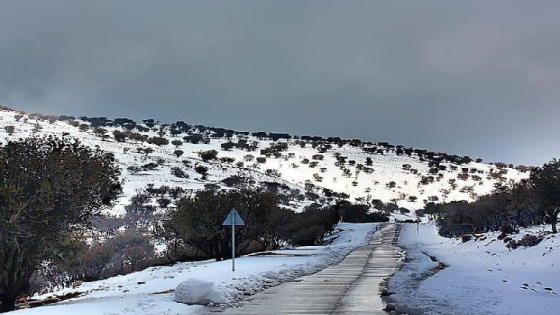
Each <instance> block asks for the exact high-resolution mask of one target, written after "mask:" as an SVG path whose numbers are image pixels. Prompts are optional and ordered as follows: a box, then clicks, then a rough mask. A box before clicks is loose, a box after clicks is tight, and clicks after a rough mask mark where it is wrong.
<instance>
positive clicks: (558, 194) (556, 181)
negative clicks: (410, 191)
mask: <svg viewBox="0 0 560 315" xmlns="http://www.w3.org/2000/svg"><path fill="white" fill-rule="evenodd" d="M559 213H560V160H558V159H553V160H552V161H550V162H548V163H545V164H544V165H543V166H542V167H536V168H533V169H532V170H531V174H530V176H529V178H527V179H523V180H521V181H519V182H512V183H509V184H507V185H499V186H497V187H496V188H495V190H494V192H493V193H492V194H490V195H486V196H482V197H480V198H479V199H478V200H476V201H475V202H470V203H469V202H466V201H454V202H449V203H443V204H435V203H428V204H427V205H426V207H425V209H423V210H421V211H420V214H426V215H428V216H429V217H430V218H432V219H435V220H436V221H437V222H438V225H439V226H440V234H442V235H444V236H459V235H462V234H475V233H483V232H488V231H502V232H503V233H504V234H508V233H512V232H514V231H516V230H518V229H519V228H520V227H529V226H532V225H538V224H549V225H550V226H551V230H552V233H557V232H558V230H557V223H558V214H559Z"/></svg>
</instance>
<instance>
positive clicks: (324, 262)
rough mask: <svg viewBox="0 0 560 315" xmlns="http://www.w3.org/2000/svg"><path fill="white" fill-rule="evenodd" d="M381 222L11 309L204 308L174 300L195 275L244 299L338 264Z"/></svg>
mask: <svg viewBox="0 0 560 315" xmlns="http://www.w3.org/2000/svg"><path fill="white" fill-rule="evenodd" d="M376 226H377V225H376V224H373V223H364V224H349V223H341V224H339V225H338V227H337V232H336V233H335V234H334V235H333V236H331V237H330V240H331V241H332V242H331V243H330V244H328V245H324V246H309V247H298V248H294V249H284V250H277V251H273V252H271V253H261V254H259V255H252V256H245V257H241V258H238V259H236V271H235V272H232V271H231V261H229V260H228V261H222V262H214V261H203V262H193V263H179V264H176V265H174V266H169V267H153V268H149V269H146V270H144V271H141V272H136V273H132V274H129V275H125V276H118V277H113V278H110V279H107V280H102V281H95V282H90V283H84V284H82V285H81V286H79V287H77V288H75V289H65V290H62V291H58V292H54V293H49V294H48V295H52V294H57V295H62V294H66V293H70V292H83V293H84V294H83V295H81V296H80V297H77V298H74V299H71V300H68V301H64V302H61V303H58V304H54V305H50V306H42V307H37V308H32V309H25V310H19V311H15V312H12V313H10V314H17V315H30V314H41V315H51V314H52V315H60V314H88V315H89V314H92V315H93V314H103V315H117V314H119V315H120V314H166V315H170V314H183V315H186V314H201V313H204V312H205V311H208V308H207V307H205V306H194V305H185V304H180V303H176V302H174V301H173V290H174V289H175V287H176V286H177V285H178V284H179V283H181V282H183V281H185V280H187V279H189V278H198V279H202V280H205V281H211V282H213V283H214V284H215V285H216V286H217V287H218V289H219V290H220V291H222V292H223V294H224V295H225V296H226V297H227V301H228V302H227V303H226V304H235V303H239V302H241V301H242V299H243V298H244V297H245V296H249V295H252V294H255V293H257V292H259V291H262V290H264V289H265V288H268V287H271V286H274V285H278V284H280V283H283V282H286V281H290V280H293V279H295V278H297V277H299V276H302V275H306V274H311V273H314V272H317V271H319V270H321V269H324V268H326V267H327V266H330V265H333V264H336V263H337V262H339V261H341V260H342V259H343V258H344V257H345V256H346V255H347V254H348V253H350V252H351V251H352V250H353V249H355V248H356V247H358V246H360V245H364V244H366V243H367V241H368V240H369V238H370V236H371V234H372V233H373V231H374V230H375V228H376ZM48 295H45V296H42V297H40V298H46V297H47V296H48Z"/></svg>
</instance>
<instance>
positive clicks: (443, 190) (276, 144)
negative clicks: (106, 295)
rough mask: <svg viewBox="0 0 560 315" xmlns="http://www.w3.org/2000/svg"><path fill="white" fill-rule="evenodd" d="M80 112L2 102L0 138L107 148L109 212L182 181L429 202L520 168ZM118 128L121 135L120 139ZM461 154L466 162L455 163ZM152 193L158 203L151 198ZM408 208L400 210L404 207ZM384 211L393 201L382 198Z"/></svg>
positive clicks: (328, 198) (298, 197) (300, 199)
mask: <svg viewBox="0 0 560 315" xmlns="http://www.w3.org/2000/svg"><path fill="white" fill-rule="evenodd" d="M83 119H84V120H86V118H83ZM84 120H81V119H78V118H74V117H68V116H59V117H57V116H44V115H41V114H27V113H23V112H17V111H12V110H7V109H6V110H0V141H2V142H5V141H7V140H13V139H18V138H21V137H29V136H33V135H35V136H44V135H55V136H59V137H62V136H64V137H74V138H77V139H79V140H80V141H82V142H83V143H85V144H87V145H90V146H98V147H99V148H101V149H102V150H104V151H107V152H111V153H113V154H114V155H115V157H116V160H117V161H118V163H119V164H120V165H121V168H122V179H123V183H124V191H123V195H122V196H121V197H120V198H119V201H118V204H117V205H116V206H115V207H114V208H113V209H111V210H110V211H109V213H108V214H111V215H115V216H119V215H123V214H124V213H125V210H124V206H126V205H127V204H129V203H130V199H131V198H132V197H133V196H134V195H135V194H136V192H137V191H140V190H143V189H146V188H147V187H148V188H156V189H157V188H158V187H160V186H168V187H170V188H174V187H180V188H182V189H184V190H185V193H189V192H192V191H196V190H200V189H205V188H213V189H219V188H221V189H231V188H235V187H244V186H249V187H262V188H266V189H269V190H274V191H277V192H279V193H281V194H282V195H283V196H284V199H283V202H284V205H285V206H286V207H290V208H292V209H294V210H296V211H298V210H301V209H302V208H303V207H304V206H305V205H308V204H310V203H312V202H318V203H329V202H332V201H333V199H336V198H342V199H348V200H350V201H358V202H360V203H369V204H371V205H372V206H374V207H377V208H383V207H384V206H383V204H382V203H395V204H396V205H398V207H400V208H405V209H408V210H417V209H420V208H422V207H423V205H424V204H425V203H426V202H428V201H434V202H443V201H453V200H473V199H474V198H476V196H479V195H483V194H487V193H489V192H490V191H491V190H492V189H493V187H494V185H496V184H497V183H500V182H501V183H504V182H507V181H509V180H518V179H520V178H523V177H526V176H527V173H526V172H524V171H525V169H524V168H512V165H510V166H509V167H508V166H506V165H501V163H500V164H498V165H490V164H484V163H477V162H475V161H471V160H470V159H467V160H465V159H464V158H463V157H457V156H451V155H449V156H448V155H446V154H441V153H433V152H429V151H426V150H413V149H407V148H403V147H402V146H393V145H390V144H388V143H368V142H361V141H359V140H351V141H344V140H341V139H339V138H328V139H323V138H319V137H296V136H292V137H289V139H287V138H288V137H286V135H285V134H272V133H271V134H268V135H267V134H266V133H262V132H260V133H252V134H249V133H247V132H234V131H231V130H225V129H220V128H209V127H204V126H191V125H187V124H185V123H182V122H178V123H174V124H171V125H169V124H157V122H155V121H153V120H145V121H144V122H143V123H138V124H136V123H135V122H131V121H130V120H127V119H120V120H119V119H115V120H108V119H105V118H101V119H99V118H96V119H94V120H90V121H84ZM100 121H101V123H100ZM100 124H101V127H99V126H98V125H100ZM96 126H97V127H96ZM115 132H117V133H119V132H120V133H121V134H123V133H128V135H127V136H123V139H120V140H121V141H117V140H116V139H115V137H116V136H115ZM140 137H143V139H140ZM160 137H162V138H164V139H166V140H167V141H164V143H158V144H159V145H158V144H154V143H155V142H156V141H152V142H154V143H148V141H146V140H148V139H149V138H160ZM278 138H280V139H278ZM160 140H161V139H160ZM166 142H168V143H166ZM172 142H174V143H172ZM210 150H215V151H217V152H218V154H217V157H216V158H215V159H207V160H203V159H201V157H200V155H199V152H202V151H210ZM450 160H451V161H450ZM465 161H466V162H468V163H461V162H465ZM479 162H480V160H479ZM170 199H171V200H170V203H169V206H171V207H172V206H173V198H170ZM152 202H153V203H154V205H157V203H156V200H153V201H152ZM405 209H401V212H402V213H407V211H406V210H405ZM391 210H393V211H394V210H397V207H394V206H393V207H392V208H391V207H389V209H388V211H391ZM409 215H411V216H413V215H414V211H412V212H410V214H409Z"/></svg>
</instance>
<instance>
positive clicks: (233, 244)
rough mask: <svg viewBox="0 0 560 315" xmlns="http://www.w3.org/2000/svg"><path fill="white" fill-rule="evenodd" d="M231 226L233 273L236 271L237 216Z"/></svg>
mask: <svg viewBox="0 0 560 315" xmlns="http://www.w3.org/2000/svg"><path fill="white" fill-rule="evenodd" d="M232 223H233V224H232V225H231V271H235V216H233V219H232Z"/></svg>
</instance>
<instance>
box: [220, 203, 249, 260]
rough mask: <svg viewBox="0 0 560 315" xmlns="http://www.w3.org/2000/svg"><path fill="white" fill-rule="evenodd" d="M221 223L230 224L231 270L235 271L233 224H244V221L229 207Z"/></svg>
mask: <svg viewBox="0 0 560 315" xmlns="http://www.w3.org/2000/svg"><path fill="white" fill-rule="evenodd" d="M222 225H231V271H235V226H236V225H239V226H241V225H245V222H244V221H243V219H242V218H241V216H240V215H239V213H238V212H237V210H235V209H231V211H230V212H229V214H228V215H227V217H226V219H225V220H224V223H222Z"/></svg>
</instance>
